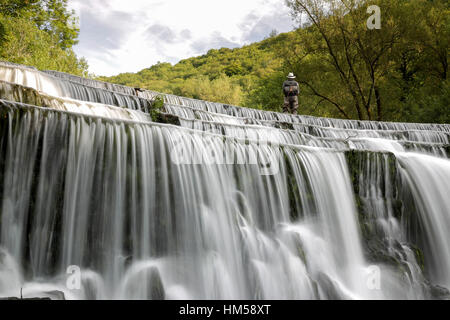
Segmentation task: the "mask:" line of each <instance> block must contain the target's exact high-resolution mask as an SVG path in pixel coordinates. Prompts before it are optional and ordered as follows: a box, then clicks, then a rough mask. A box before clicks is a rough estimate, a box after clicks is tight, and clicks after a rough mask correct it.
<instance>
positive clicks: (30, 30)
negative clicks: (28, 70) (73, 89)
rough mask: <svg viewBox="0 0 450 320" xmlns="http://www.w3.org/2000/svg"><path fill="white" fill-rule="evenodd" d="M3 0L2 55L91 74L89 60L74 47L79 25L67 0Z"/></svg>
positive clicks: (0, 20)
mask: <svg viewBox="0 0 450 320" xmlns="http://www.w3.org/2000/svg"><path fill="white" fill-rule="evenodd" d="M0 1H1V2H0V8H1V9H2V10H1V11H0V59H2V60H6V61H10V62H15V63H21V64H25V65H31V66H35V67H37V68H38V69H51V70H58V71H63V72H68V73H72V74H75V75H80V76H87V71H88V65H87V61H86V60H85V59H84V58H81V59H79V58H77V56H76V55H75V53H74V52H73V50H72V49H71V47H72V45H73V44H75V43H76V38H77V36H78V29H77V28H72V25H71V23H72V22H73V21H75V20H73V12H69V11H68V10H67V0H48V1H42V0H41V1H34V0H29V1H23V0H22V1H16V0H0Z"/></svg>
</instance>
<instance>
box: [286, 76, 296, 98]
mask: <svg viewBox="0 0 450 320" xmlns="http://www.w3.org/2000/svg"><path fill="white" fill-rule="evenodd" d="M299 92H300V88H299V86H298V83H297V81H294V80H286V81H285V82H284V83H283V93H284V96H285V97H293V96H298V94H299Z"/></svg>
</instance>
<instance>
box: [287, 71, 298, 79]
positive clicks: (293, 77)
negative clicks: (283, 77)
mask: <svg viewBox="0 0 450 320" xmlns="http://www.w3.org/2000/svg"><path fill="white" fill-rule="evenodd" d="M287 77H288V79H295V78H296V76H294V74H293V73H292V72H291V73H289V74H288V76H287Z"/></svg>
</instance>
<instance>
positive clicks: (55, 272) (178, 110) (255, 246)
mask: <svg viewBox="0 0 450 320" xmlns="http://www.w3.org/2000/svg"><path fill="white" fill-rule="evenodd" d="M0 80H1V82H0V99H1V100H0V150H1V151H2V152H1V153H0V247H1V248H2V249H1V250H0V296H19V295H20V292H21V291H22V294H23V296H24V297H50V298H52V299H62V298H65V299H137V300H140V299H157V300H161V299H202V300H203V299H435V298H445V297H446V295H447V293H448V291H446V289H445V288H449V287H450V249H449V237H448V234H449V231H450V220H449V215H448V213H449V209H450V203H449V202H448V199H447V198H448V197H446V194H447V193H448V190H449V187H450V185H449V181H450V166H449V161H448V159H447V152H448V151H447V150H448V138H449V137H448V135H449V132H450V130H449V126H448V125H437V124H436V125H435V124H423V125H422V124H402V123H383V122H363V121H351V120H338V119H324V118H314V117H307V116H292V115H287V114H278V113H275V112H267V111H260V110H252V109H245V108H239V107H235V106H229V105H223V104H219V103H212V102H206V101H200V100H194V99H187V98H182V97H176V96H173V95H163V97H164V99H165V101H166V103H165V106H164V112H166V113H168V114H171V115H174V116H177V117H179V124H180V126H174V125H167V124H158V123H153V122H151V118H152V117H151V116H150V115H149V114H148V112H149V111H150V107H151V105H152V99H154V98H155V97H157V96H159V95H160V94H159V93H156V92H152V91H147V90H145V91H142V92H138V93H137V95H138V96H137V95H136V92H135V91H134V89H132V88H128V87H124V86H117V85H112V84H107V83H104V82H100V81H95V80H89V79H83V78H79V77H75V76H71V75H68V74H63V73H58V72H54V71H47V72H40V71H37V70H36V69H33V68H28V67H24V66H18V65H13V64H7V63H0ZM68 270H72V271H74V272H69V273H68ZM78 271H79V272H80V273H79V274H78V273H77V272H78ZM78 276H79V277H78ZM71 281H74V282H71ZM71 284H72V285H73V284H78V285H79V287H78V288H73V287H72V286H71ZM436 285H439V286H441V287H442V288H440V289H439V290H436V288H437V287H436ZM436 291H439V292H440V294H439V295H437V294H436Z"/></svg>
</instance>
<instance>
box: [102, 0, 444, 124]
mask: <svg viewBox="0 0 450 320" xmlns="http://www.w3.org/2000/svg"><path fill="white" fill-rule="evenodd" d="M287 3H288V5H289V6H290V8H291V11H292V14H293V15H294V16H297V17H300V16H302V17H303V21H304V22H305V19H304V18H305V16H306V17H309V20H308V21H307V24H306V25H304V26H303V27H302V28H300V29H297V30H295V31H293V32H289V33H283V34H279V35H276V32H272V33H271V35H270V37H269V38H268V39H265V40H264V41H261V42H259V43H254V44H251V45H248V46H244V47H242V48H237V49H227V48H222V49H220V50H216V49H213V50H210V51H208V53H207V54H205V55H203V56H199V57H194V58H190V59H186V60H182V61H180V62H179V63H177V64H176V65H173V66H172V65H171V64H169V63H158V64H157V65H154V66H152V67H150V68H148V69H145V70H142V71H140V72H138V73H136V74H132V73H125V74H120V75H118V76H115V77H110V78H105V77H102V78H100V79H101V80H104V81H111V82H114V83H119V84H124V85H129V86H133V87H142V88H148V89H151V90H156V91H160V92H167V93H173V94H177V95H182V96H186V97H192V98H198V99H204V100H210V101H217V102H222V103H227V104H234V105H243V106H245V107H252V108H259V109H266V110H276V111H281V106H282V103H283V96H282V92H281V84H282V82H283V81H284V80H285V77H286V75H287V73H288V72H294V73H295V74H296V75H297V77H298V82H299V83H300V86H301V93H300V99H299V105H300V108H299V110H300V112H301V113H302V114H308V115H314V116H323V117H342V118H352V119H363V120H367V119H368V120H383V121H410V122H440V123H449V122H450V115H449V107H448V105H449V104H448V103H449V87H448V80H447V77H448V56H449V39H450V9H449V2H448V1H446V0H434V1H428V0H409V1H404V0H371V1H367V0H363V1H356V0H340V1H334V0H288V1H287ZM369 5H378V6H380V8H381V14H382V16H381V18H382V28H381V30H369V29H368V28H367V25H366V22H367V19H368V18H369V14H367V7H368V6H369Z"/></svg>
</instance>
